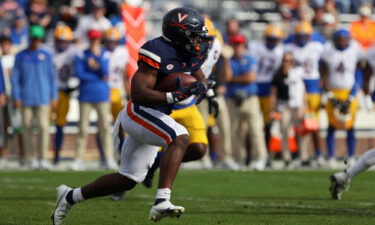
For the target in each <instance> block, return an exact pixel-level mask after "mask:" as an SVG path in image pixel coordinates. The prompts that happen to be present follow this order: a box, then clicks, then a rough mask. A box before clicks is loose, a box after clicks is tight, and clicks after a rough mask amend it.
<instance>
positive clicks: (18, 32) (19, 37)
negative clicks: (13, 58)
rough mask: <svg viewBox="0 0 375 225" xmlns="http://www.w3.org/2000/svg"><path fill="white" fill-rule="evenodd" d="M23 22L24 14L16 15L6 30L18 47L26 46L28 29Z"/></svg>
mask: <svg viewBox="0 0 375 225" xmlns="http://www.w3.org/2000/svg"><path fill="white" fill-rule="evenodd" d="M25 22H26V21H25V17H24V16H17V17H15V18H14V21H13V22H12V25H11V26H10V27H9V28H8V31H6V32H7V33H9V35H8V36H9V37H10V39H11V40H12V43H13V44H14V45H15V46H16V47H17V48H19V49H23V48H26V47H27V45H28V41H29V31H28V28H27V26H26V24H25Z"/></svg>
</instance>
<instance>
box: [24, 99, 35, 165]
mask: <svg viewBox="0 0 375 225" xmlns="http://www.w3.org/2000/svg"><path fill="white" fill-rule="evenodd" d="M33 116H34V115H33V109H32V107H28V106H24V107H22V124H23V128H24V129H23V132H22V142H23V146H25V147H26V146H27V147H26V151H25V158H26V161H27V164H28V166H29V167H30V168H31V169H36V168H38V167H39V165H38V164H39V163H38V161H37V159H36V155H35V147H34V145H33V144H34V143H33V140H32V137H33V135H32V134H33V130H32V122H33Z"/></svg>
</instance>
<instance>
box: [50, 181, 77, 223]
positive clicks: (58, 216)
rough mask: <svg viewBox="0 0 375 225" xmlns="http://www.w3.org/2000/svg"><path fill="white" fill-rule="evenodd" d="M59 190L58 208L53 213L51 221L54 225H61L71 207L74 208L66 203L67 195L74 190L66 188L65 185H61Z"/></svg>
mask: <svg viewBox="0 0 375 225" xmlns="http://www.w3.org/2000/svg"><path fill="white" fill-rule="evenodd" d="M56 190H57V200H56V208H55V210H54V211H53V213H52V216H51V219H52V222H53V225H60V224H61V223H62V221H63V219H64V217H65V216H66V214H68V210H69V209H70V207H72V205H71V204H69V202H67V201H66V195H67V194H68V192H69V191H70V190H73V189H72V188H70V187H68V186H66V185H65V184H62V185H60V186H59V187H58V188H56Z"/></svg>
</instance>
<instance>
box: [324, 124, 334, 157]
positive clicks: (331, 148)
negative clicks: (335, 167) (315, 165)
mask: <svg viewBox="0 0 375 225" xmlns="http://www.w3.org/2000/svg"><path fill="white" fill-rule="evenodd" d="M326 141H327V148H328V158H333V157H335V142H336V140H335V128H333V127H331V126H329V127H328V133H327V138H326Z"/></svg>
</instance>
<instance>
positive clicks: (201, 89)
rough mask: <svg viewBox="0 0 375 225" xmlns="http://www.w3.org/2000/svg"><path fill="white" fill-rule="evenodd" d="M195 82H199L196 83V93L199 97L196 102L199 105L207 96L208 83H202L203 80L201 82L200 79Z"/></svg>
mask: <svg viewBox="0 0 375 225" xmlns="http://www.w3.org/2000/svg"><path fill="white" fill-rule="evenodd" d="M195 83H197V84H196V89H195V93H194V95H196V96H197V97H198V98H197V102H196V104H197V105H198V104H199V103H201V101H202V100H203V99H204V97H206V93H207V85H206V84H205V83H202V82H199V81H196V82H194V83H193V84H195ZM193 84H192V85H193Z"/></svg>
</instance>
